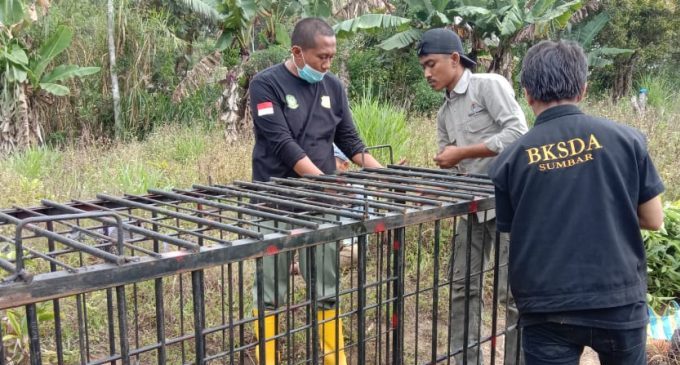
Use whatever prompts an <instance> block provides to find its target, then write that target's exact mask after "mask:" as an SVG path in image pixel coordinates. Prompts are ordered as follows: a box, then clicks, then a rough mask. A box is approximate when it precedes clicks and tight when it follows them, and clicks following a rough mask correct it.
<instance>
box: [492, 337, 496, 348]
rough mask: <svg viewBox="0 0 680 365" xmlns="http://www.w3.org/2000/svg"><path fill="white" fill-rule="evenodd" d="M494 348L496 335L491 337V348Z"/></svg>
mask: <svg viewBox="0 0 680 365" xmlns="http://www.w3.org/2000/svg"><path fill="white" fill-rule="evenodd" d="M495 348H496V336H493V337H491V349H492V350H493V349H495Z"/></svg>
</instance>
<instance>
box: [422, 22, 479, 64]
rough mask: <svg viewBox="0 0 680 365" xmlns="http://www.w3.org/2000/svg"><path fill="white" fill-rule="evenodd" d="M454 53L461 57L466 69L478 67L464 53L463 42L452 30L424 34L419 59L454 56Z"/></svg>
mask: <svg viewBox="0 0 680 365" xmlns="http://www.w3.org/2000/svg"><path fill="white" fill-rule="evenodd" d="M453 52H456V53H458V54H459V55H460V59H461V62H463V65H464V66H465V67H468V68H473V67H475V66H476V65H477V62H475V61H473V60H472V59H470V58H469V57H468V56H466V55H465V54H464V53H463V42H461V40H460V37H459V36H458V34H456V33H455V32H454V31H452V30H451V29H446V28H436V29H430V30H428V31H427V32H425V33H423V36H422V38H421V39H420V43H419V44H418V57H420V56H425V55H428V54H452V53H453Z"/></svg>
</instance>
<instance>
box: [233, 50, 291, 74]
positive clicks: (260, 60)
mask: <svg viewBox="0 0 680 365" xmlns="http://www.w3.org/2000/svg"><path fill="white" fill-rule="evenodd" d="M289 56H290V50H289V49H287V48H285V47H283V46H278V45H274V46H270V47H269V48H266V49H262V50H257V51H255V52H253V53H252V54H251V55H250V58H249V59H248V62H246V63H245V64H244V65H243V71H244V74H245V76H246V77H247V78H248V79H250V78H251V77H253V76H255V74H256V73H258V72H260V71H262V70H264V69H266V68H267V67H270V66H274V65H276V64H277V63H281V62H283V61H285V60H286V58H288V57H289Z"/></svg>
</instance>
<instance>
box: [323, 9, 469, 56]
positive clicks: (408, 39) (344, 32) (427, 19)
mask: <svg viewBox="0 0 680 365" xmlns="http://www.w3.org/2000/svg"><path fill="white" fill-rule="evenodd" d="M406 4H407V5H408V9H409V15H410V17H409V18H405V17H400V16H396V15H391V14H378V13H369V14H364V15H360V16H358V17H355V18H352V19H348V20H345V21H343V22H340V23H338V24H336V25H335V26H334V27H333V29H335V32H336V34H337V35H338V37H346V36H349V35H351V34H354V33H356V32H360V31H371V30H375V29H394V30H395V32H396V33H395V34H394V35H392V36H390V37H389V38H387V39H385V40H384V41H382V42H381V43H380V44H378V47H380V48H382V49H384V50H388V51H389V50H393V49H401V48H406V47H408V46H410V45H412V44H413V43H415V42H417V41H418V40H420V36H421V35H422V33H423V32H424V31H426V30H427V29H429V28H436V27H443V26H448V25H450V24H452V23H453V19H452V18H451V17H450V15H448V14H450V13H451V11H452V10H453V9H454V8H455V6H456V5H457V2H456V1H455V0H406Z"/></svg>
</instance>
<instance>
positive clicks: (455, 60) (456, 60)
mask: <svg viewBox="0 0 680 365" xmlns="http://www.w3.org/2000/svg"><path fill="white" fill-rule="evenodd" d="M459 63H460V55H459V54H458V52H453V53H451V65H453V66H455V65H457V64H459Z"/></svg>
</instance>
